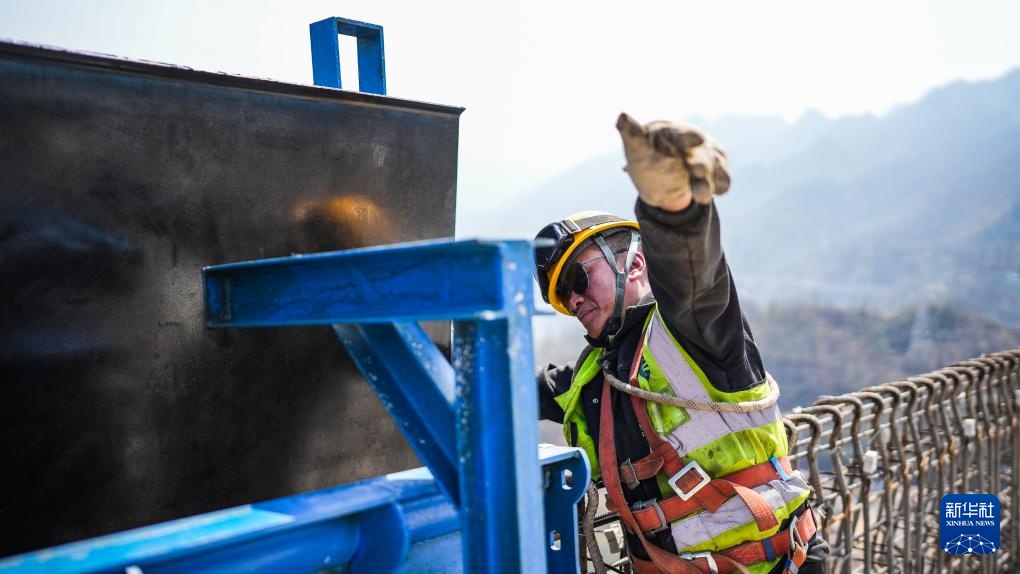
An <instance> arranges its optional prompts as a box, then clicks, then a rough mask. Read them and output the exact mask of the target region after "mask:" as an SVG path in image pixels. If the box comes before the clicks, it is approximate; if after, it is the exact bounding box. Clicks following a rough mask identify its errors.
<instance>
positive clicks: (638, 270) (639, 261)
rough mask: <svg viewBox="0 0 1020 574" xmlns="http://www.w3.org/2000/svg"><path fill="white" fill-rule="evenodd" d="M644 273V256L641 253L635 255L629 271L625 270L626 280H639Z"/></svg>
mask: <svg viewBox="0 0 1020 574" xmlns="http://www.w3.org/2000/svg"><path fill="white" fill-rule="evenodd" d="M644 273H645V255H644V254H643V253H635V254H634V261H631V263H630V269H629V270H627V279H630V280H636V279H639V278H640V277H641V276H642V275H644Z"/></svg>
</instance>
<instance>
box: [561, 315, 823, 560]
mask: <svg viewBox="0 0 1020 574" xmlns="http://www.w3.org/2000/svg"><path fill="white" fill-rule="evenodd" d="M641 339H642V341H643V343H642V347H641V350H640V352H641V359H640V361H641V362H640V363H639V367H638V375H637V379H638V384H639V385H640V386H641V388H642V389H645V390H648V391H652V392H656V393H662V394H665V395H671V396H679V397H684V398H688V399H691V400H694V401H697V402H725V403H738V402H747V401H755V400H759V399H762V398H764V397H766V396H768V394H769V392H770V386H769V385H768V384H765V383H766V381H762V384H760V385H757V386H755V387H753V388H750V389H747V390H743V391H737V392H725V391H720V390H718V389H716V388H715V387H713V386H712V384H711V383H710V382H709V381H708V378H707V377H706V376H705V373H704V372H703V371H702V370H701V368H700V367H698V365H697V364H696V363H695V362H694V360H693V359H691V356H690V355H689V354H688V353H687V351H686V350H684V348H683V346H682V345H681V344H680V343H679V342H678V341H677V340H676V338H675V337H673V335H672V333H670V332H669V329H668V328H667V327H666V325H665V322H664V321H663V319H662V317H661V315H660V314H659V311H658V306H656V307H655V308H654V309H653V311H652V312H650V313H649V314H648V318H647V319H646V320H645V325H644V328H643V333H642V338H641ZM602 353H603V350H602V349H600V348H595V349H590V350H589V351H588V352H587V355H586V356H585V357H584V358H583V359H582V360H581V361H580V366H579V368H577V369H576V371H575V373H574V378H573V380H572V381H571V384H570V387H569V388H568V389H567V391H566V392H564V393H562V394H560V395H558V396H557V397H556V402H557V403H558V404H559V405H560V407H561V408H562V409H563V423H564V424H563V432H564V436H565V437H566V439H567V442H568V444H570V445H572V446H577V447H580V448H582V449H583V450H584V451H585V453H586V454H587V455H588V460H589V461H590V462H591V467H592V477H593V478H598V477H599V476H601V465H603V464H619V461H600V460H599V459H598V445H597V444H595V439H594V438H593V437H592V436H591V434H590V433H589V432H588V421H587V420H586V419H585V415H584V410H583V409H582V408H581V406H580V404H579V401H580V396H581V389H583V388H584V386H585V385H587V384H588V383H590V382H591V381H592V380H594V379H595V377H596V375H597V374H598V373H599V371H600V369H601V366H600V364H599V363H600V362H599V359H600V358H601V357H602ZM605 384H608V383H605ZM644 405H645V408H646V409H647V412H648V418H649V420H650V421H651V423H652V426H653V427H654V429H655V431H656V432H657V433H658V434H659V435H660V436H661V437H662V439H663V440H665V441H667V442H669V443H670V445H671V446H673V448H674V449H676V451H677V452H678V453H679V454H680V456H681V457H682V458H683V459H684V460H685V461H686V462H690V461H696V462H697V463H698V464H699V465H700V466H701V467H702V469H704V470H705V472H706V473H707V474H708V475H709V476H710V477H712V478H718V477H723V476H725V475H727V474H730V473H732V472H736V471H738V470H742V469H745V468H748V467H751V466H754V465H757V464H760V463H765V462H768V461H769V459H770V458H771V457H776V458H780V457H783V456H786V454H787V451H788V447H787V442H786V429H785V427H784V425H783V420H782V414H781V412H780V411H779V407H778V406H772V407H769V408H767V409H765V410H761V411H754V412H749V413H742V412H716V411H711V410H694V409H683V408H680V407H676V406H672V405H667V404H660V403H654V402H651V401H645V402H644ZM667 478H668V477H666V476H665V475H664V473H662V472H660V473H659V475H658V476H657V477H656V479H657V482H658V484H659V490H660V492H661V494H662V496H663V497H664V498H668V497H670V496H674V495H675V493H674V491H673V489H672V488H670V486H669V485H668V484H667V483H666V480H667ZM754 490H755V491H757V492H758V493H759V494H760V495H761V496H762V498H764V499H765V500H766V501H767V502H768V503H769V505H770V506H772V509H773V512H774V513H775V516H776V519H777V522H778V523H779V524H782V522H783V521H784V520H785V519H787V518H788V517H789V516H790V514H791V513H792V512H794V511H795V510H796V509H797V508H799V507H800V506H801V505H802V504H804V502H805V501H806V500H807V498H808V495H809V487H808V485H807V483H806V482H805V481H804V479H803V477H802V476H801V475H800V473H799V472H794V473H793V475H791V476H790V477H789V479H788V480H774V481H771V482H769V483H768V484H765V485H761V486H759V487H757V488H755V489H754ZM670 530H671V532H672V535H673V540H674V542H675V543H676V547H677V551H678V552H680V553H685V552H706V551H707V552H718V551H722V550H726V549H728V548H732V547H734V546H737V545H739V544H742V543H744V542H748V541H752V540H762V539H764V538H766V537H768V536H772V535H774V534H776V532H778V531H779V526H776V527H775V528H773V529H771V530H768V531H765V532H761V531H759V530H758V527H757V525H756V524H755V521H754V518H753V516H752V515H751V513H750V510H749V509H748V508H747V506H746V505H745V504H744V503H743V502H742V501H741V500H740V499H739V498H734V499H731V500H729V501H728V502H727V503H726V504H724V505H723V506H722V507H721V508H720V509H719V510H717V511H716V512H713V513H707V512H706V511H697V512H694V513H692V514H690V515H687V516H685V517H682V518H680V519H679V520H676V521H674V522H672V523H671V524H670ZM781 559H783V558H782V557H779V558H777V559H775V560H772V561H765V562H760V563H758V564H753V565H751V566H749V567H748V569H749V570H750V571H751V572H761V573H765V572H768V571H769V570H771V569H772V568H773V567H774V566H775V565H776V564H777V563H778V562H779V560H781Z"/></svg>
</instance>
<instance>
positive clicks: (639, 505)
mask: <svg viewBox="0 0 1020 574" xmlns="http://www.w3.org/2000/svg"><path fill="white" fill-rule="evenodd" d="M630 508H631V510H643V509H645V508H654V509H655V513H656V514H658V515H659V525H658V526H656V527H655V528H652V529H651V530H648V531H646V532H645V536H646V537H648V536H654V535H656V534H658V533H660V532H662V531H663V530H667V529H669V523H668V522H666V515H665V514H664V513H663V512H662V507H661V506H659V501H658V500H655V499H654V498H653V499H652V500H642V501H640V502H635V503H634V504H632V505H631V506H630Z"/></svg>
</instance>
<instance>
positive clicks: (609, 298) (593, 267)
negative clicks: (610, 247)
mask: <svg viewBox="0 0 1020 574" xmlns="http://www.w3.org/2000/svg"><path fill="white" fill-rule="evenodd" d="M617 264H618V265H622V264H621V263H619V262H618V263H617ZM570 265H571V266H572V265H580V266H581V267H582V268H583V269H584V270H585V271H586V272H587V273H588V288H587V289H585V290H584V294H578V293H574V292H573V291H571V292H570V294H569V296H568V298H567V299H566V304H567V308H568V309H570V312H571V313H573V314H574V316H575V317H577V320H578V321H580V322H581V325H583V326H584V329H585V331H587V332H588V336H589V337H598V336H599V335H600V334H601V333H602V327H603V326H605V324H606V321H608V320H609V318H610V317H612V316H613V305H614V303H615V302H616V273H614V272H613V270H612V269H611V268H610V267H609V262H608V261H606V258H605V256H603V255H602V250H601V249H599V248H598V246H591V247H589V248H587V249H585V250H584V251H582V252H581V253H580V254H578V255H576V256H575V257H574V258H573V262H571V263H570ZM568 271H569V267H567V268H566V269H564V276H567V275H571V276H572V273H568Z"/></svg>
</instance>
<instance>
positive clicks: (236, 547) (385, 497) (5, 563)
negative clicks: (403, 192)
mask: <svg viewBox="0 0 1020 574" xmlns="http://www.w3.org/2000/svg"><path fill="white" fill-rule="evenodd" d="M459 526H460V524H459V520H458V516H457V511H456V509H454V508H453V506H452V505H451V504H450V503H449V500H448V499H447V497H446V496H444V495H443V494H442V493H441V492H440V491H439V490H438V488H437V485H436V483H435V481H433V480H432V478H431V476H430V475H429V473H428V471H427V470H425V469H417V470H414V471H408V472H405V473H397V474H394V475H390V476H387V477H379V478H373V479H369V480H366V481H363V482H359V483H355V484H351V485H346V486H339V487H335V488H330V489H326V490H321V491H317V492H312V493H308V494H301V495H298V496H292V497H288V498H281V499H277V500H271V501H267V502H262V503H258V504H251V505H245V506H239V507H236V508H231V509H228V510H221V511H217V512H211V513H208V514H202V515H198V516H193V517H190V518H183V519H180V520H174V521H171V522H166V523H163V524H156V525H153V526H147V527H144V528H139V529H135V530H129V531H126V532H121V533H118V534H112V535H109V536H102V537H99V538H93V539H90V540H85V541H82V542H75V543H72V544H65V545H62V546H56V547H53V548H49V549H46V550H40V551H38V552H32V553H28V554H22V555H19V556H13V557H11V558H7V559H3V560H0V573H4V574H6V573H13V572H17V573H19V574H30V573H31V574H35V573H43V572H45V573H47V574H50V573H53V574H56V573H85V572H89V573H98V572H117V573H118V574H122V573H123V572H125V571H126V569H127V568H130V567H132V566H134V567H136V568H138V569H140V570H129V572H130V571H136V572H137V571H141V572H145V574H153V573H164V572H188V573H192V572H196V573H197V572H312V571H327V570H329V569H333V568H335V569H339V570H340V571H350V572H352V573H353V572H366V573H374V572H394V571H397V570H398V569H402V568H406V569H409V570H418V569H421V570H425V571H427V570H429V569H433V570H434V571H445V569H453V570H454V571H456V570H457V569H458V564H457V561H456V560H455V559H454V560H447V561H446V562H445V563H443V564H438V565H437V564H425V563H423V564H415V563H413V562H408V559H409V558H410V557H411V554H412V553H411V552H410V549H411V548H412V546H413V545H416V544H423V543H424V544H434V545H438V546H441V547H443V548H445V550H446V552H447V553H449V552H454V553H456V552H457V551H458V549H459V537H458V536H456V531H457V529H458V528H459ZM451 535H452V536H451ZM440 554H441V553H440Z"/></svg>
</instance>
